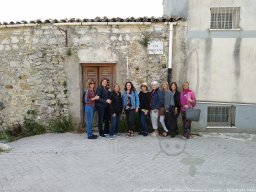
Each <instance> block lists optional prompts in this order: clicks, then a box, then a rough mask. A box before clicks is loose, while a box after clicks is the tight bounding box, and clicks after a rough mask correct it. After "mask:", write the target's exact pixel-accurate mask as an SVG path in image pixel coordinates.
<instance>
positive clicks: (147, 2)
mask: <svg viewBox="0 0 256 192" xmlns="http://www.w3.org/2000/svg"><path fill="white" fill-rule="evenodd" d="M162 1H163V0H69V1H67V0H3V1H2V2H1V11H0V22H5V21H6V22H10V21H13V22H16V21H22V20H25V21H31V20H37V19H42V20H45V19H70V18H79V19H84V18H88V19H93V18H95V17H97V16H99V17H104V16H107V17H109V18H112V17H121V18H126V17H144V16H147V17H151V16H154V17H161V16H162V15H163V7H162Z"/></svg>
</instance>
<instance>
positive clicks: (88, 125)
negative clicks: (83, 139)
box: [85, 106, 94, 137]
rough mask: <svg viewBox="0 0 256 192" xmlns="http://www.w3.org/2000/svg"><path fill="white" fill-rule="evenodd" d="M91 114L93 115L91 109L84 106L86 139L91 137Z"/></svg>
mask: <svg viewBox="0 0 256 192" xmlns="http://www.w3.org/2000/svg"><path fill="white" fill-rule="evenodd" d="M93 114H94V109H93V107H92V106H85V118H86V130H87V136H88V137H90V136H92V135H93V133H92V122H93Z"/></svg>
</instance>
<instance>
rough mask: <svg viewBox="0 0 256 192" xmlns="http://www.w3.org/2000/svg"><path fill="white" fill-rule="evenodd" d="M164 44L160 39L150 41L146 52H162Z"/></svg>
mask: <svg viewBox="0 0 256 192" xmlns="http://www.w3.org/2000/svg"><path fill="white" fill-rule="evenodd" d="M163 53H164V45H163V42H162V41H150V42H149V44H148V54H159V55H160V54H163Z"/></svg>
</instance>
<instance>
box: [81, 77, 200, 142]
mask: <svg viewBox="0 0 256 192" xmlns="http://www.w3.org/2000/svg"><path fill="white" fill-rule="evenodd" d="M182 88H183V89H182V91H181V93H180V92H179V91H178V88H177V83H176V82H172V83H171V84H170V85H169V83H168V82H163V83H162V85H161V87H160V85H159V83H158V82H157V81H153V82H151V91H149V87H148V85H147V84H146V83H142V84H141V85H140V92H139V93H138V92H137V91H136V89H135V87H134V85H133V83H132V82H130V81H128V82H126V83H125V86H124V91H123V92H122V93H121V90H120V85H118V84H114V86H113V90H112V91H110V89H109V87H108V79H106V78H104V79H102V80H101V83H100V85H99V86H98V87H97V89H95V81H93V80H89V82H88V89H87V90H86V91H85V92H84V95H83V101H84V108H85V119H86V131H87V137H88V139H97V137H98V136H97V135H94V134H93V129H92V125H93V116H94V112H95V110H96V111H97V113H98V130H99V136H100V137H106V134H109V138H110V139H114V137H115V136H117V134H118V129H119V124H120V116H121V114H122V113H125V115H126V123H127V136H128V137H133V136H134V122H135V113H139V119H140V127H141V131H140V132H139V135H143V136H148V134H149V127H148V120H147V119H148V118H150V120H151V125H152V128H153V132H151V136H157V135H159V129H158V121H160V124H161V126H162V128H163V131H162V135H163V136H168V135H170V137H175V136H176V135H177V134H178V126H177V119H178V117H179V115H180V114H181V116H182V125H183V131H184V133H183V136H184V137H186V138H187V139H188V138H189V137H190V131H191V121H190V120H188V119H186V108H193V107H194V106H195V104H196V97H195V93H194V92H193V91H192V90H190V89H189V83H188V82H185V83H183V87H182ZM103 124H104V127H103Z"/></svg>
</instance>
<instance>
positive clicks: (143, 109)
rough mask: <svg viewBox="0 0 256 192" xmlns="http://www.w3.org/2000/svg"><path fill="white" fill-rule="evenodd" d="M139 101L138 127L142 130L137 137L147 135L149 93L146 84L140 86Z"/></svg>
mask: <svg viewBox="0 0 256 192" xmlns="http://www.w3.org/2000/svg"><path fill="white" fill-rule="evenodd" d="M140 89H141V91H140V93H139V100H140V109H139V115H140V125H141V127H142V130H141V131H140V132H139V135H143V136H147V135H148V123H147V118H148V114H149V110H150V93H149V92H148V86H147V83H142V84H141V86H140Z"/></svg>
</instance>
